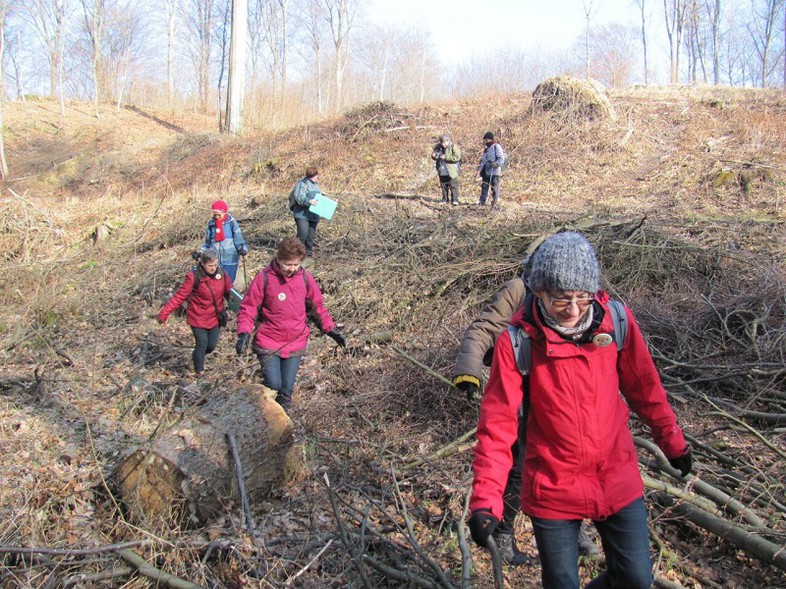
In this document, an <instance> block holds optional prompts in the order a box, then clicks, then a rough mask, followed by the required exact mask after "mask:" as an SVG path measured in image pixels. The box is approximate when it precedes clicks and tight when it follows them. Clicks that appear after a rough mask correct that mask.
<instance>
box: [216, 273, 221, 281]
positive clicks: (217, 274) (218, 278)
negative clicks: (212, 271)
mask: <svg viewBox="0 0 786 589" xmlns="http://www.w3.org/2000/svg"><path fill="white" fill-rule="evenodd" d="M216 280H221V274H219V273H218V272H216Z"/></svg>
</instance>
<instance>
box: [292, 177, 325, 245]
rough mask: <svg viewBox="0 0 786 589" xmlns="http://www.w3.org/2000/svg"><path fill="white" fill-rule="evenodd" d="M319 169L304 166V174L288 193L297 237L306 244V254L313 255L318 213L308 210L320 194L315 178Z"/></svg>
mask: <svg viewBox="0 0 786 589" xmlns="http://www.w3.org/2000/svg"><path fill="white" fill-rule="evenodd" d="M318 176H319V170H318V169H317V168H316V166H310V167H308V168H306V175H305V176H304V177H303V178H301V179H300V180H298V181H297V182H296V183H295V186H294V188H293V189H292V192H290V193H289V209H290V210H291V211H292V215H293V216H294V217H295V226H296V228H297V238H298V239H299V240H300V241H302V242H303V245H305V246H306V255H307V256H313V255H314V238H315V237H316V234H317V224H318V223H319V215H317V214H316V213H312V212H311V211H310V210H309V207H310V206H311V205H315V204H317V197H318V196H319V195H320V194H322V190H321V189H320V188H319V183H318V182H317V178H318Z"/></svg>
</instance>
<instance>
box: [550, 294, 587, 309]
mask: <svg viewBox="0 0 786 589" xmlns="http://www.w3.org/2000/svg"><path fill="white" fill-rule="evenodd" d="M546 298H548V299H549V304H550V305H551V306H552V307H554V308H555V309H556V310H558V311H564V310H565V309H567V308H568V307H570V306H571V305H576V306H577V307H578V309H579V311H584V310H585V309H587V308H588V307H589V306H590V305H591V304H592V303H593V301H594V300H595V297H593V296H591V295H590V296H587V297H578V298H575V299H560V298H557V297H552V296H551V295H546Z"/></svg>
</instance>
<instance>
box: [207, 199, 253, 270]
mask: <svg viewBox="0 0 786 589" xmlns="http://www.w3.org/2000/svg"><path fill="white" fill-rule="evenodd" d="M210 208H211V211H212V216H211V217H210V220H209V221H208V222H207V229H206V230H205V243H204V245H203V246H202V247H201V248H200V249H199V250H197V251H196V252H194V259H195V260H197V259H199V255H200V254H201V252H202V251H203V250H206V249H207V248H213V249H215V250H216V251H217V252H218V264H219V266H221V268H222V269H223V270H224V272H226V273H227V274H228V275H229V278H231V279H232V282H234V281H235V278H236V277H237V264H238V260H239V256H245V255H246V254H248V245H247V244H246V240H245V239H244V238H243V232H242V231H241V230H240V225H239V224H238V222H237V219H235V218H234V217H233V216H232V215H230V214H229V206H228V205H227V203H226V201H223V200H217V201H215V202H214V203H213V204H212V205H211V207H210Z"/></svg>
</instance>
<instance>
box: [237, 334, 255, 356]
mask: <svg viewBox="0 0 786 589" xmlns="http://www.w3.org/2000/svg"><path fill="white" fill-rule="evenodd" d="M250 337H251V334H248V333H238V334H237V343H236V344H235V351H236V352H237V355H238V356H239V355H240V354H242V353H243V350H245V349H246V346H247V345H248V340H249V338H250Z"/></svg>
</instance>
